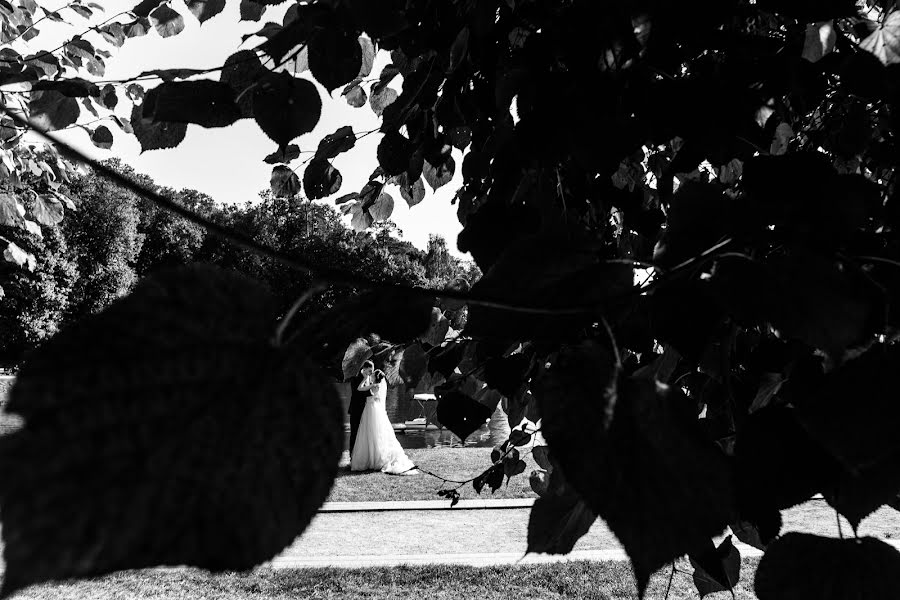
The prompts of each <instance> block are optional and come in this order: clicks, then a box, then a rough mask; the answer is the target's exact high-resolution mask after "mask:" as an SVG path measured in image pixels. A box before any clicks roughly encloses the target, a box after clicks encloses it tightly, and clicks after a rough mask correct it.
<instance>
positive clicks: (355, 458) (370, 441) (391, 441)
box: [350, 379, 418, 475]
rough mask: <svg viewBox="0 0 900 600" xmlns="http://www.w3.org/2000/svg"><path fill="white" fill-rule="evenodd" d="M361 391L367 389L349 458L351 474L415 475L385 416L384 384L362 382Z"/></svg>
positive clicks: (411, 464)
mask: <svg viewBox="0 0 900 600" xmlns="http://www.w3.org/2000/svg"><path fill="white" fill-rule="evenodd" d="M359 389H360V390H365V389H368V390H369V392H370V394H371V395H370V396H369V397H368V398H366V407H365V408H364V409H363V413H362V417H361V418H360V420H359V433H357V434H356V443H355V444H354V445H353V448H352V454H351V456H350V470H351V471H371V470H380V471H381V472H382V473H389V474H391V475H412V474H417V473H418V471H417V470H415V469H416V465H415V464H414V463H413V462H412V461H411V460H409V457H407V456H406V453H405V452H404V451H403V447H402V446H400V442H398V441H397V436H396V435H394V427H393V426H392V425H391V420H390V419H389V418H388V415H387V407H386V405H385V399H386V398H387V381H385V380H384V379H382V380H381V382H380V383H374V382H370V381H369V380H364V381H363V382H362V384H360V386H359Z"/></svg>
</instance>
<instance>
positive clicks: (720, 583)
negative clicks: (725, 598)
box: [689, 535, 741, 598]
mask: <svg viewBox="0 0 900 600" xmlns="http://www.w3.org/2000/svg"><path fill="white" fill-rule="evenodd" d="M689 558H690V561H691V566H692V567H694V587H696V588H697V591H698V592H700V597H701V598H704V597H706V596H708V595H709V594H712V593H714V592H724V591H727V590H733V589H734V586H736V585H737V583H738V581H740V578H741V553H740V552H739V551H738V549H737V548H735V547H734V544H733V543H732V541H731V536H730V535H729V536H728V537H726V538H725V539H724V540H723V541H722V543H721V544H719V546H718V547H716V546H715V545H713V543H712V541H710V542H709V543H708V544H706V545H705V546H704V548H703V550H702V551H695V552H692V553H691V554H690V555H689Z"/></svg>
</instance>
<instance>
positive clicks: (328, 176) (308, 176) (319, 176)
mask: <svg viewBox="0 0 900 600" xmlns="http://www.w3.org/2000/svg"><path fill="white" fill-rule="evenodd" d="M342 181H343V177H341V172H340V171H338V170H337V169H335V168H334V167H333V166H331V163H330V162H328V161H327V160H325V159H324V158H314V159H312V160H311V161H309V164H308V165H307V166H306V170H304V171H303V190H304V191H305V192H306V197H307V198H309V199H310V200H318V199H320V198H327V197H328V196H330V195H332V194H335V193H337V191H338V190H340V189H341V182H342Z"/></svg>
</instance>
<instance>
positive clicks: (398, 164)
mask: <svg viewBox="0 0 900 600" xmlns="http://www.w3.org/2000/svg"><path fill="white" fill-rule="evenodd" d="M412 152H413V145H412V142H410V141H409V140H408V139H406V138H405V137H403V136H402V135H401V134H400V133H398V132H396V131H391V132H388V133H386V134H385V135H384V137H382V138H381V141H380V142H379V143H378V151H377V156H378V165H379V166H380V167H381V168H382V169H384V172H385V173H387V174H388V175H399V174H400V173H404V172H406V169H407V168H409V159H410V157H411V156H412ZM451 176H452V174H451Z"/></svg>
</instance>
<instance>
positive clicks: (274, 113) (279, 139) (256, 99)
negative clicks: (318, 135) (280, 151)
mask: <svg viewBox="0 0 900 600" xmlns="http://www.w3.org/2000/svg"><path fill="white" fill-rule="evenodd" d="M321 114H322V99H321V98H319V92H318V91H317V90H316V86H315V84H313V83H312V82H310V81H307V80H305V79H298V78H296V77H292V76H291V75H288V74H287V73H276V74H272V75H267V76H265V77H263V78H262V79H261V80H260V81H259V84H258V85H257V86H256V87H255V88H254V89H253V118H254V119H256V123H257V124H258V125H259V127H260V129H262V130H263V132H265V134H266V135H267V136H269V138H270V139H271V140H272V141H274V142H275V143H276V144H278V145H279V146H285V145H287V144H289V143H290V142H291V141H293V139H294V138H295V137H297V136H299V135H303V134H304V133H309V132H310V131H312V130H313V128H314V127H315V126H316V123H318V122H319V117H320V116H321Z"/></svg>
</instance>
